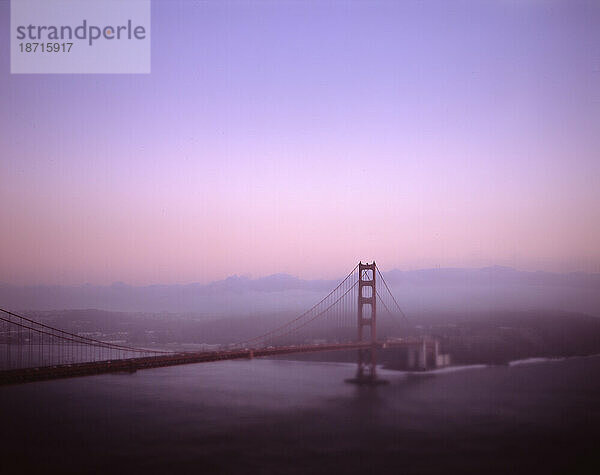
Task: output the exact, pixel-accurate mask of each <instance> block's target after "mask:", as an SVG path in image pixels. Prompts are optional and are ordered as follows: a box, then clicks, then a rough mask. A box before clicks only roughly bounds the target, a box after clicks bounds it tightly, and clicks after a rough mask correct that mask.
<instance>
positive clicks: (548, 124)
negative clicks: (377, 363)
mask: <svg viewBox="0 0 600 475" xmlns="http://www.w3.org/2000/svg"><path fill="white" fill-rule="evenodd" d="M232 5H233V4H231V5H230V6H229V7H225V6H223V5H222V4H220V3H217V2H208V3H207V4H203V5H202V6H192V4H190V3H188V2H154V3H153V26H152V34H153V51H152V74H150V75H148V76H143V75H140V76H127V75H123V76H118V75H64V76H63V75H58V76H49V75H48V76H47V75H10V73H9V70H8V49H7V48H4V49H2V52H1V53H0V56H1V58H0V59H1V61H0V64H1V67H0V103H1V104H2V105H3V106H2V108H0V126H1V130H2V133H1V134H0V151H1V156H2V159H1V161H0V200H1V203H2V206H1V207H0V220H1V222H2V236H1V238H0V242H1V246H0V282H1V283H12V284H36V283H50V284H80V283H86V282H89V283H110V282H113V281H124V282H127V283H131V284H148V283H176V282H180V283H183V282H206V281H211V280H215V279H220V278H223V277H226V276H228V275H231V274H251V275H253V276H262V275H266V274H270V273H276V272H287V273H291V274H294V275H298V276H300V277H305V278H315V277H325V278H334V277H338V276H341V275H343V274H344V273H345V272H347V271H348V270H349V269H351V268H352V267H353V266H354V265H355V263H356V261H358V260H359V259H362V260H370V259H373V258H375V259H377V261H378V263H379V264H380V266H381V267H382V268H383V269H391V268H400V269H414V268H422V267H435V266H441V267H447V266H453V267H471V266H486V265H493V264H500V265H509V266H513V267H517V268H519V269H528V270H551V271H586V272H600V246H599V245H598V242H600V160H599V156H600V155H599V150H600V29H599V28H597V25H598V21H599V20H600V7H599V6H598V4H593V3H592V4H587V3H583V2H582V3H578V2H575V3H569V4H564V5H563V6H557V5H556V4H550V3H541V2H540V3H538V2H531V3H528V4H527V5H526V6H523V5H520V4H519V3H518V2H482V3H480V2H474V3H454V2H441V3H434V2H431V3H429V2H414V3H411V2H407V3H403V4H400V3H381V4H379V5H378V7H375V6H373V7H371V8H369V6H368V5H367V4H366V3H351V4H346V3H341V2H340V3H335V2H334V3H331V4H327V5H325V4H323V3H320V2H315V3H306V4H298V3H295V4H292V3H280V4H272V3H263V4H260V5H258V4H254V5H253V7H252V6H251V4H243V3H240V4H236V5H238V6H237V7H233V6H232ZM0 18H1V25H0V26H1V27H2V29H3V30H4V29H6V28H8V27H9V21H8V18H9V15H8V2H3V3H2V4H0ZM174 51H176V53H174Z"/></svg>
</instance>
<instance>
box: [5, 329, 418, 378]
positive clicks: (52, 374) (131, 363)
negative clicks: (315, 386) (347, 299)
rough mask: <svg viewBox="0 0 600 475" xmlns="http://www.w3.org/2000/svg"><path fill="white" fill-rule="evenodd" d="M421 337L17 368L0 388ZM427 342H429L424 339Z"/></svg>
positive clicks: (389, 344)
mask: <svg viewBox="0 0 600 475" xmlns="http://www.w3.org/2000/svg"><path fill="white" fill-rule="evenodd" d="M422 343H423V339H421V338H410V339H409V338H405V339H401V340H389V341H381V342H377V343H376V344H375V345H372V344H371V343H370V342H363V343H358V342H351V343H324V344H317V345H298V346H280V347H268V348H244V349H239V350H225V351H208V352H182V353H173V354H166V355H159V356H149V357H141V358H129V359H118V360H107V361H95V362H89V363H73V364H63V365H55V366H42V367H37V368H19V369H12V370H5V371H0V385H6V384H18V383H28V382H33V381H44V380H49V379H61V378H73V377H77V376H90V375H94V374H102V373H115V372H135V371H137V370H140V369H149V368H159V367H163V366H175V365H183V364H191V363H208V362H212V361H220V360H235V359H248V358H259V357H265V356H276V355H286V354H293V353H314V352H320V351H341V350H359V349H368V348H371V347H372V346H374V347H375V348H394V347H396V348H397V347H408V346H414V345H418V344H422ZM426 343H429V341H428V340H426Z"/></svg>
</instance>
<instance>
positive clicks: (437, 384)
mask: <svg viewBox="0 0 600 475" xmlns="http://www.w3.org/2000/svg"><path fill="white" fill-rule="evenodd" d="M354 370H355V368H354V365H352V364H343V363H314V362H294V361H283V360H253V361H228V362H222V363H213V364H197V365H187V366H180V367H171V368H162V369H155V370H146V371H140V372H137V373H135V374H133V375H128V374H119V375H103V376H94V377H85V378H78V379H71V380H64V381H52V382H43V383H33V384H27V385H23V386H14V387H4V388H1V390H0V405H1V407H3V408H7V407H10V410H7V411H5V412H4V413H3V424H2V430H3V432H4V434H5V435H8V434H10V437H4V443H3V446H2V449H1V453H2V457H1V460H2V462H1V465H0V466H5V467H6V466H8V467H9V468H11V469H13V470H23V469H35V468H40V469H42V468H43V469H44V470H52V469H53V468H60V470H63V471H68V472H94V473H97V472H98V471H103V470H108V469H111V470H117V471H125V470H135V471H136V472H140V473H165V471H168V472H177V473H199V472H204V473H289V474H295V473H298V474H299V473H331V472H337V473H364V472H365V471H371V472H372V473H378V472H381V473H383V472H385V473H387V472H388V471H394V472H399V473H439V472H440V471H444V472H446V473H452V472H460V473H482V472H485V473H540V472H545V473H559V472H561V473H565V472H569V473H597V471H596V472H594V470H598V469H599V468H600V465H599V463H598V458H597V456H596V452H595V450H596V443H597V440H598V437H600V411H599V410H598V403H597V401H598V397H599V396H600V382H599V381H598V379H597V378H596V377H595V375H597V374H598V373H599V372H600V357H597V356H596V357H584V358H570V359H566V360H560V361H551V362H541V363H537V364H523V365H515V366H495V367H486V366H480V367H469V368H464V369H462V370H456V371H452V372H445V371H440V372H436V373H432V374H413V375H408V374H406V373H401V372H395V371H381V375H382V376H383V377H385V378H386V379H388V380H389V385H386V386H379V387H377V388H372V387H371V388H368V387H356V386H354V385H350V384H346V383H344V378H347V377H349V376H352V375H353V372H354ZM575 388H576V389H575ZM42 395H43V397H42Z"/></svg>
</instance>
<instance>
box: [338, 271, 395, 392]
mask: <svg viewBox="0 0 600 475" xmlns="http://www.w3.org/2000/svg"><path fill="white" fill-rule="evenodd" d="M376 274H377V266H376V264H375V261H373V262H372V263H371V264H368V263H365V264H363V263H362V262H359V264H358V302H357V304H358V310H357V317H358V339H357V341H359V342H369V343H371V346H370V347H369V348H365V349H361V350H358V369H357V371H356V378H354V379H351V380H348V382H352V383H357V384H382V383H386V382H387V381H384V380H380V379H377V359H376V347H377V291H376V281H375V276H376Z"/></svg>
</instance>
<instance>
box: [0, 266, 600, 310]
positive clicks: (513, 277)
mask: <svg viewBox="0 0 600 475" xmlns="http://www.w3.org/2000/svg"><path fill="white" fill-rule="evenodd" d="M384 276H385V278H386V280H387V281H388V283H389V284H390V286H391V288H392V291H393V292H394V294H395V295H396V298H397V300H398V301H399V302H400V304H401V306H402V307H403V308H404V310H405V311H406V312H407V313H409V314H413V315H419V314H421V313H430V312H432V311H452V312H462V313H466V314H468V313H470V312H477V313H481V312H482V311H484V312H485V311H493V310H502V309H509V310H523V309H525V310H527V309H553V310H564V311H575V312H583V313H588V314H592V315H597V316H600V274H585V273H566V274H559V273H549V272H524V271H519V270H516V269H512V268H508V267H498V266H495V267H485V268H480V269H460V268H445V269H423V270H413V271H400V270H391V271H388V272H385V273H384ZM336 284H337V281H335V280H303V279H299V278H297V277H294V276H291V275H288V274H274V275H270V276H267V277H262V278H258V279H251V278H249V277H240V276H231V277H228V278H226V279H223V280H219V281H215V282H211V283H209V284H187V285H150V286H130V285H127V284H124V283H115V284H112V285H108V286H94V285H81V286H24V287H20V286H13V285H1V284H0V306H2V307H3V308H8V309H12V310H22V311H27V310H52V309H81V308H96V309H103V310H111V311H127V312H151V313H159V312H177V313H193V314H197V315H207V316H220V315H247V314H257V313H261V312H269V313H271V312H294V311H300V310H302V309H304V308H307V307H308V306H310V305H311V304H312V303H314V302H316V301H318V300H319V299H320V298H321V297H323V296H324V295H325V294H326V293H327V292H328V291H329V290H331V289H332V288H333V287H335V285H336Z"/></svg>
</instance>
